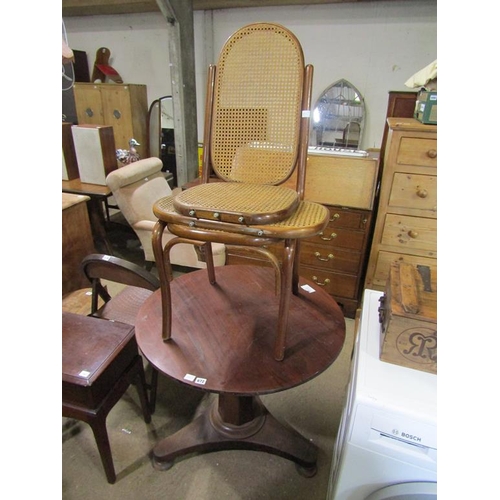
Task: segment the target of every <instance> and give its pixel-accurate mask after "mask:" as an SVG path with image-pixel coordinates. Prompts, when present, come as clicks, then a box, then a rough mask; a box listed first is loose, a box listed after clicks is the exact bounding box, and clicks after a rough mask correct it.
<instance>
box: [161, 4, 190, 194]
mask: <svg viewBox="0 0 500 500" xmlns="http://www.w3.org/2000/svg"><path fill="white" fill-rule="evenodd" d="M156 3H157V4H158V7H159V9H160V10H161V12H162V14H163V16H164V17H165V19H166V20H167V24H168V38H169V51H170V75H171V80H172V102H173V105H174V123H175V125H174V138H175V156H176V166H177V184H178V185H179V186H182V185H183V184H186V183H187V182H189V181H192V180H194V179H196V178H197V177H198V127H197V123H198V121H197V113H196V75H195V61H194V26H193V5H192V1H186V0H156Z"/></svg>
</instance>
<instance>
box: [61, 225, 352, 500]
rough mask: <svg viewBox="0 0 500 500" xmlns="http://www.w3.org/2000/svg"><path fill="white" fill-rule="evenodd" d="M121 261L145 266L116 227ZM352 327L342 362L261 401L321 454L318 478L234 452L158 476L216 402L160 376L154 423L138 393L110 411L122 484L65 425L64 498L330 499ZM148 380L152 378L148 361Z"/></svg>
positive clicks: (85, 434)
mask: <svg viewBox="0 0 500 500" xmlns="http://www.w3.org/2000/svg"><path fill="white" fill-rule="evenodd" d="M110 234H111V236H112V240H113V241H112V243H113V249H114V251H115V252H116V253H115V254H116V255H118V256H121V257H124V258H128V259H129V260H133V261H136V262H138V263H140V260H141V250H140V247H138V245H137V241H134V237H133V234H131V233H130V231H128V232H127V231H126V230H125V231H121V230H120V227H119V226H115V231H114V232H113V231H111V232H110ZM353 337H354V321H353V320H350V319H346V341H345V344H344V347H343V349H342V352H341V354H340V356H339V357H338V358H337V360H336V361H335V362H334V363H333V364H332V365H331V366H330V367H329V368H328V369H327V370H326V371H325V372H323V373H322V374H320V375H319V376H317V377H316V378H315V379H313V380H311V381H309V382H307V383H305V384H303V385H302V386H299V387H296V388H293V389H289V390H287V391H283V392H281V393H276V394H271V395H266V396H263V397H262V398H261V399H262V401H263V403H264V404H265V405H266V407H267V408H268V410H269V411H270V412H271V413H272V414H273V415H274V417H276V418H277V419H278V420H279V421H280V422H282V423H286V424H289V425H291V426H292V427H294V428H295V429H296V430H297V431H299V432H300V433H301V434H302V435H303V436H305V437H307V438H308V439H311V440H312V441H313V442H314V443H315V444H316V445H317V446H318V448H319V454H318V462H317V466H318V467H317V473H316V475H315V476H314V477H312V478H306V477H303V476H302V475H300V474H299V472H298V470H297V468H296V467H295V465H294V463H293V462H291V461H289V460H286V459H284V458H281V457H278V456H275V455H271V454H268V453H264V452H255V451H246V450H231V451H219V452H213V453H207V454H198V455H196V454H193V455H189V456H185V457H181V458H179V459H177V460H176V461H175V462H174V465H173V467H172V468H171V469H169V470H166V471H158V470H156V469H154V468H153V465H152V462H151V451H152V449H153V447H154V446H155V444H156V443H157V442H158V441H159V440H161V439H162V438H164V437H166V436H169V435H171V434H173V433H175V432H176V431H177V430H179V429H181V428H182V427H184V426H185V425H186V424H188V423H189V422H190V421H192V420H193V418H195V417H196V416H197V415H198V414H199V412H200V411H202V410H203V409H204V408H206V407H207V405H210V404H212V403H213V401H214V400H215V398H216V395H214V394H205V393H203V392H202V391H199V390H196V389H192V388H190V387H187V386H184V385H182V384H180V383H178V382H176V381H173V380H170V379H168V378H166V377H163V376H160V378H159V387H158V398H157V405H156V412H155V413H154V414H153V416H152V422H151V423H150V424H146V423H145V422H144V421H143V419H142V413H141V409H140V405H139V398H138V395H137V391H136V389H135V387H130V388H129V389H128V391H127V393H126V394H125V395H124V397H123V398H122V399H121V400H120V401H119V403H118V404H117V405H116V406H115V407H114V408H113V410H111V412H110V414H109V416H108V419H107V429H108V433H109V439H110V443H111V450H112V453H113V460H114V466H115V470H116V473H117V481H116V483H115V484H114V485H110V484H108V482H107V481H106V476H105V474H104V470H103V467H102V464H101V460H100V456H99V453H98V451H97V447H96V444H95V440H94V436H93V434H92V431H91V429H90V427H89V426H88V425H87V424H85V423H83V422H78V421H75V420H71V419H66V418H63V419H62V430H63V432H62V498H63V499H64V500H84V499H85V500H86V499H99V500H100V499H106V500H113V499H120V500H128V499H130V500H138V499H146V500H150V499H164V498H167V499H170V500H223V499H228V500H239V499H242V500H257V499H263V500H265V499H269V500H271V499H272V500H295V499H296V500H306V499H307V500H316V499H322V500H323V499H326V497H327V491H328V482H329V478H330V475H331V470H330V468H331V461H332V453H333V447H334V443H335V437H336V434H337V430H338V426H339V422H340V416H341V412H342V408H343V405H344V399H345V394H346V388H347V383H348V378H349V371H350V361H351V354H352V348H353ZM145 367H146V376H147V378H149V377H150V370H149V367H148V365H147V362H146V361H145Z"/></svg>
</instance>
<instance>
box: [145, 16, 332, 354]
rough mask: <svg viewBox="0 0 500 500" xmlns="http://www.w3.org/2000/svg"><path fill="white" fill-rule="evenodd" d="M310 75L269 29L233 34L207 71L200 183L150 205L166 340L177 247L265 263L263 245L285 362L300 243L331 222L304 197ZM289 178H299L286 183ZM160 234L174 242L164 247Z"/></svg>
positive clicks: (298, 51) (295, 46) (283, 34)
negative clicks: (270, 263) (275, 281)
mask: <svg viewBox="0 0 500 500" xmlns="http://www.w3.org/2000/svg"><path fill="white" fill-rule="evenodd" d="M312 74H313V68H312V66H311V65H307V66H305V65H304V56H303V52H302V48H301V46H300V43H299V41H298V40H297V38H296V37H295V35H293V33H291V32H290V31H289V30H288V29H286V28H284V27H283V26H280V25H277V24H271V23H257V24H251V25H248V26H245V27H243V28H241V29H240V30H238V31H237V32H236V33H234V34H233V35H232V36H231V37H230V38H229V39H228V41H227V42H226V44H225V45H224V47H223V49H222V51H221V54H220V57H219V62H218V64H217V66H210V68H209V74H208V85H207V98H206V114H205V135H204V145H203V146H204V147H203V174H202V182H201V183H200V184H199V185H197V186H194V187H191V188H189V189H187V190H185V191H183V192H181V193H180V194H177V195H176V196H169V197H165V198H163V199H161V200H159V201H157V202H156V203H155V205H154V208H153V211H154V213H155V215H156V217H157V218H158V222H157V224H156V227H155V230H154V231H153V250H154V255H155V260H156V265H157V267H158V273H159V277H160V282H161V293H162V301H163V303H162V307H163V339H164V340H165V341H167V340H168V339H169V338H170V336H171V309H170V308H171V299H170V285H169V281H170V256H169V253H170V249H171V248H172V246H173V245H174V244H177V243H181V242H185V241H192V240H198V241H205V242H216V243H224V244H226V245H238V246H242V247H247V248H259V249H261V250H262V251H263V252H264V254H266V253H267V255H269V256H270V252H269V250H268V249H267V247H268V246H269V245H272V244H280V245H282V248H283V257H282V262H281V279H280V294H279V295H280V311H279V324H278V331H277V334H276V340H275V346H274V358H275V359H276V360H282V359H283V358H284V354H285V347H286V330H287V320H288V309H289V305H290V298H291V293H294V294H298V263H299V250H300V249H299V241H300V240H301V239H302V238H309V237H311V236H314V235H316V234H318V233H319V232H321V231H322V230H323V229H324V228H325V227H326V225H327V223H328V217H329V214H328V211H327V209H326V207H324V206H323V205H320V204H317V203H312V202H309V201H305V200H304V199H303V198H304V184H305V166H306V156H307V145H308V136H309V119H310V107H311V85H312ZM212 173H213V174H215V175H216V176H217V177H218V179H217V182H213V179H212V178H211V174H212ZM294 173H295V174H296V178H295V180H294V181H290V182H289V183H287V185H285V183H286V181H287V180H288V179H290V178H291V176H292V174H294ZM165 229H168V231H170V233H172V234H174V235H176V236H177V239H176V240H171V241H170V242H169V243H168V244H167V245H165V246H162V235H163V232H164V231H165ZM207 270H208V277H209V280H210V282H211V283H213V284H214V283H215V282H216V276H215V269H214V267H213V266H208V262H207ZM242 286H245V284H244V283H242Z"/></svg>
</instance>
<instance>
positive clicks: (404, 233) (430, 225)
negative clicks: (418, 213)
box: [380, 214, 437, 257]
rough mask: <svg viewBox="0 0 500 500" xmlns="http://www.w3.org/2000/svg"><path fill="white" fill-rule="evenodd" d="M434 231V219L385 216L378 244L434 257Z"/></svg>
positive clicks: (435, 228) (394, 215)
mask: <svg viewBox="0 0 500 500" xmlns="http://www.w3.org/2000/svg"><path fill="white" fill-rule="evenodd" d="M436 230H437V221H436V220H435V219H427V218H424V217H408V216H405V215H396V214H387V216H386V218H385V225H384V231H383V233H382V239H381V241H380V243H381V244H382V245H388V246H393V247H400V248H401V249H405V250H406V251H409V252H425V254H426V255H427V256H429V257H436V246H437V241H436V240H437V234H436Z"/></svg>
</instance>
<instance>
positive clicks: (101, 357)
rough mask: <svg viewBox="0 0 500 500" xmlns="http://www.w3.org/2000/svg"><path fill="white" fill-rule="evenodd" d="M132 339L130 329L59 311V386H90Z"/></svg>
mask: <svg viewBox="0 0 500 500" xmlns="http://www.w3.org/2000/svg"><path fill="white" fill-rule="evenodd" d="M133 337H134V327H133V326H131V325H126V324H125V323H119V322H116V321H107V320H105V319H99V318H92V317H89V316H83V315H81V314H73V313H69V312H64V311H63V313H62V380H63V382H69V383H71V384H74V385H79V386H90V385H92V383H93V382H94V381H95V380H97V378H98V377H99V376H100V375H101V373H103V372H104V370H105V369H106V368H107V367H108V366H109V364H110V363H111V362H112V361H113V360H114V359H115V357H116V355H117V353H119V352H121V351H122V349H123V346H124V345H127V344H128V343H129V342H130V341H131V340H132V339H133ZM135 345H136V344H135V342H133V346H135ZM135 349H136V351H135V352H137V348H136V347H135Z"/></svg>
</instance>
